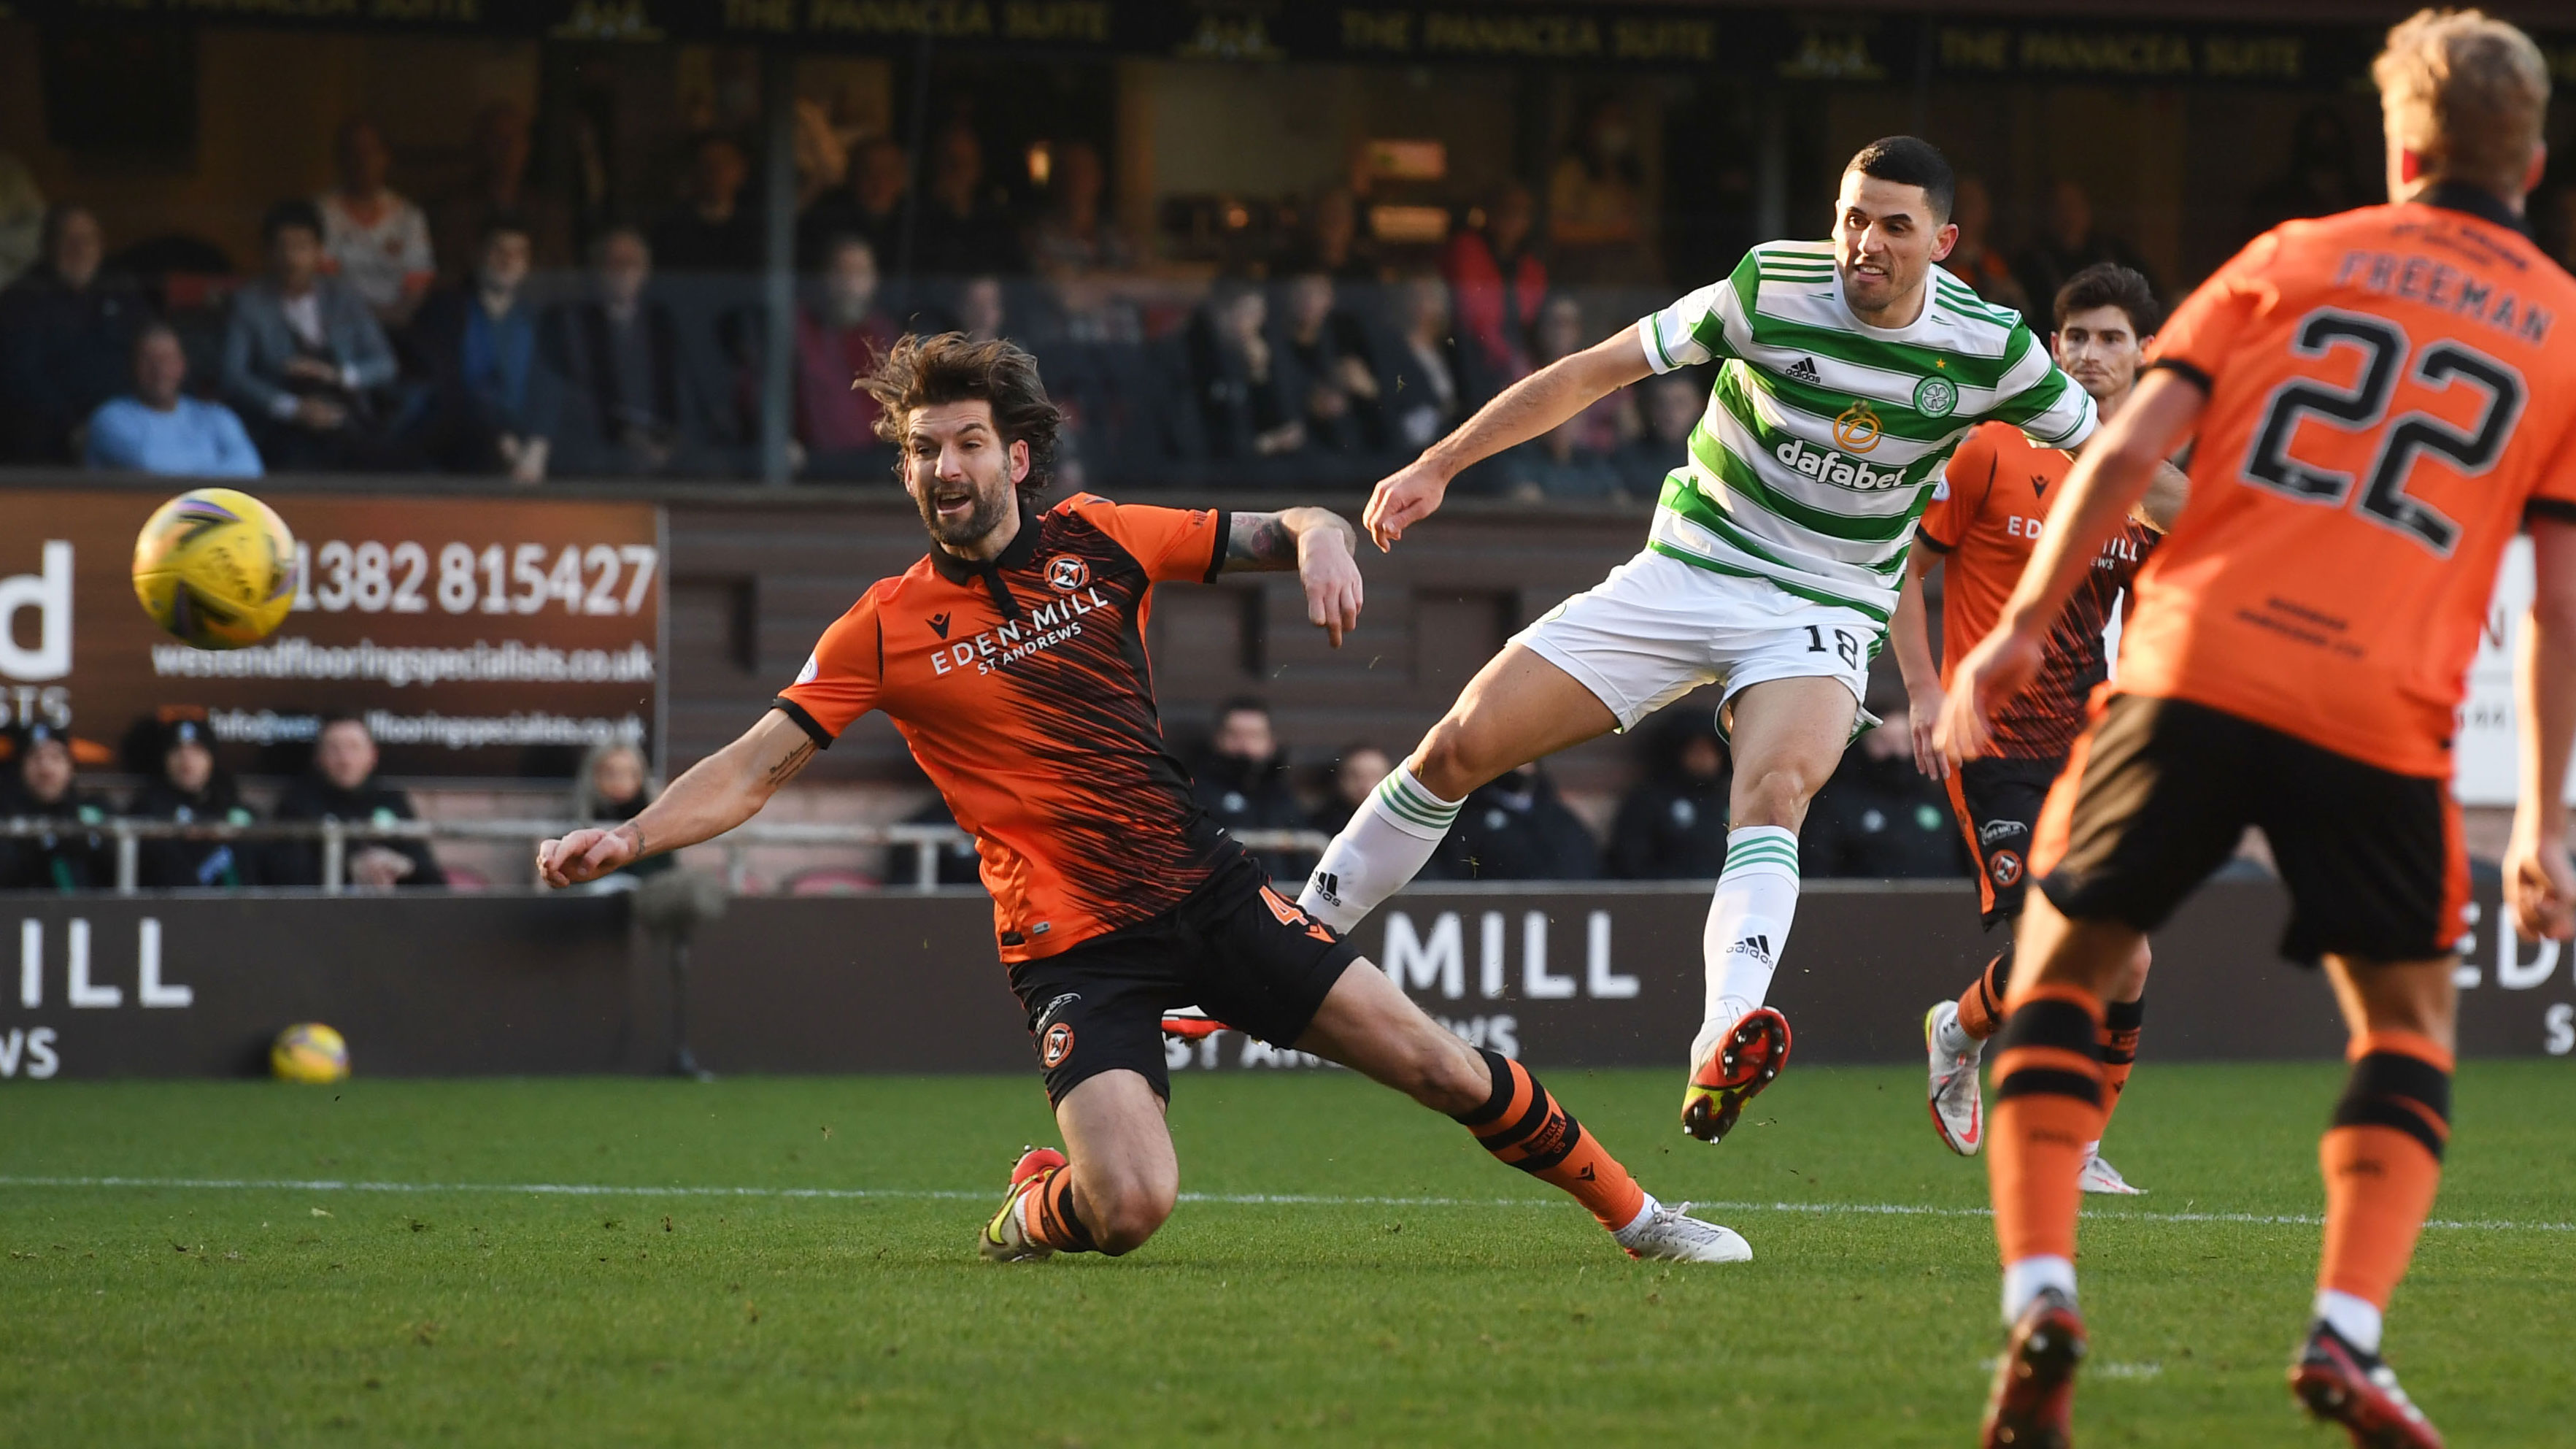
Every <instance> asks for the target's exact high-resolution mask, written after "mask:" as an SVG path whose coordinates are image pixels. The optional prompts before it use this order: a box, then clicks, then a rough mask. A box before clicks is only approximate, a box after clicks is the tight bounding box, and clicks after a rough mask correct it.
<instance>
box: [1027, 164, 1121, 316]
mask: <svg viewBox="0 0 2576 1449" xmlns="http://www.w3.org/2000/svg"><path fill="white" fill-rule="evenodd" d="M1106 188H1107V177H1106V176H1105V175H1104V174H1103V173H1102V171H1101V167H1100V148H1098V147H1096V146H1094V145H1092V144H1091V143H1090V142H1089V141H1068V142H1066V143H1065V144H1064V145H1063V146H1061V147H1058V148H1057V150H1056V153H1055V164H1054V169H1053V171H1052V173H1051V174H1050V175H1049V176H1048V178H1047V211H1046V214H1045V215H1044V216H1041V217H1039V218H1038V222H1037V225H1036V226H1034V227H1032V228H1030V229H1029V260H1030V261H1031V262H1032V263H1033V264H1034V265H1035V266H1036V268H1037V271H1038V275H1040V276H1042V277H1046V278H1048V279H1049V280H1051V281H1057V282H1063V281H1069V280H1073V279H1076V278H1081V277H1088V276H1092V275H1094V274H1096V273H1100V272H1127V271H1133V270H1135V267H1136V248H1135V247H1134V246H1133V245H1132V244H1131V243H1129V242H1128V240H1127V234H1126V233H1125V232H1124V231H1121V230H1120V229H1119V227H1118V223H1117V222H1116V221H1115V220H1114V219H1112V218H1111V217H1110V216H1109V215H1108V214H1107V213H1106V212H1104V211H1102V210H1101V207H1100V199H1101V195H1102V193H1103V192H1104V191H1105V190H1106Z"/></svg>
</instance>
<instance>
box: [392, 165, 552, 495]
mask: <svg viewBox="0 0 2576 1449" xmlns="http://www.w3.org/2000/svg"><path fill="white" fill-rule="evenodd" d="M534 248H535V243H534V241H533V240H532V239H531V237H530V236H529V233H528V224H527V223H526V222H524V221H521V220H520V219H518V218H517V217H515V216H511V215H509V214H508V213H506V212H495V213H493V214H492V215H491V216H489V217H487V218H486V219H485V222H484V230H483V236H482V238H481V242H480V244H479V245H478V246H477V248H476V260H475V265H474V273H473V275H472V277H470V278H469V279H468V281H467V283H466V285H464V286H458V287H447V288H442V289H441V290H439V291H437V292H435V293H432V294H431V295H430V298H429V300H428V301H427V302H425V303H423V304H422V305H421V309H420V321H419V323H418V324H417V325H416V326H415V327H414V328H413V329H412V336H413V340H414V342H415V343H416V345H417V346H418V347H419V349H420V353H421V357H422V359H423V360H424V361H425V362H426V363H427V364H428V366H429V371H430V385H431V389H432V396H431V421H430V437H431V447H432V451H433V453H434V455H435V456H436V457H437V459H438V462H439V464H440V466H442V467H445V468H448V469H450V470H452V471H455V472H460V473H507V474H509V475H510V477H511V479H512V480H513V481H516V482H520V483H538V482H542V481H544V479H545V476H546V462H547V458H548V456H549V454H550V453H551V451H552V450H553V447H554V443H553V441H552V439H551V437H550V434H551V433H552V432H553V431H554V404H555V392H556V388H555V385H554V380H553V378H552V376H551V374H550V370H549V369H548V368H547V367H546V366H545V365H544V363H543V361H542V359H541V357H540V352H541V348H540V347H539V345H538V333H539V331H540V330H541V327H540V319H539V317H538V315H537V306H536V303H534V302H532V301H530V300H529V298H528V295H527V282H528V270H529V259H530V257H531V256H532V255H533V252H534Z"/></svg>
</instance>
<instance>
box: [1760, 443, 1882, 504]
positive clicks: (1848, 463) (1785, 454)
mask: <svg viewBox="0 0 2576 1449" xmlns="http://www.w3.org/2000/svg"><path fill="white" fill-rule="evenodd" d="M1771 456H1772V457H1775V458H1777V459H1779V460H1780V461H1781V462H1783V463H1786V464H1788V465H1789V466H1790V467H1792V468H1795V469H1797V470H1798V471H1799V472H1801V473H1804V474H1806V475H1807V476H1808V477H1810V478H1813V479H1815V480H1817V481H1818V482H1820V483H1831V484H1833V485H1835V486H1836V487H1839V488H1851V489H1856V490H1860V491H1864V492H1866V491H1869V490H1873V489H1879V488H1901V487H1903V486H1904V485H1905V470H1904V469H1902V468H1872V467H1870V466H1869V465H1868V464H1867V463H1860V462H1855V461H1853V460H1851V459H1849V458H1845V457H1844V456H1843V455H1842V454H1840V453H1837V452H1834V451H1832V450H1831V449H1827V450H1824V451H1822V452H1819V451H1818V450H1816V449H1814V448H1810V447H1808V446H1807V445H1806V443H1805V441H1804V440H1802V439H1799V438H1788V439H1784V440H1783V441H1782V442H1781V444H1780V446H1778V447H1776V448H1773V449H1772V450H1771Z"/></svg>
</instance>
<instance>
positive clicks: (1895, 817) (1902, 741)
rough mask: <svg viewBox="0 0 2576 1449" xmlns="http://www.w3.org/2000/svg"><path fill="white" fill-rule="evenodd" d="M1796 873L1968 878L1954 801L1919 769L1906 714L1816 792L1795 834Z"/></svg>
mask: <svg viewBox="0 0 2576 1449" xmlns="http://www.w3.org/2000/svg"><path fill="white" fill-rule="evenodd" d="M1798 871H1799V874H1801V875H1804V876H1808V877H1811V878H1813V877H1818V876H1863V877H1868V878H1872V879H1891V878H1893V879H1906V878H1914V877H1938V876H1954V875H1966V874H1967V873H1968V863H1967V858H1966V853H1965V851H1964V849H1963V848H1962V846H1961V842H1960V840H1959V827H1958V824H1957V822H1956V821H1955V820H1954V819H1953V817H1952V816H1951V814H1950V801H1949V797H1947V796H1946V795H1944V794H1943V793H1942V791H1941V787H1940V786H1939V785H1936V784H1934V783H1933V782H1931V781H1930V780H1927V779H1925V778H1924V777H1923V776H1922V774H1921V773H1920V772H1918V771H1917V770H1916V769H1915V768H1914V737H1913V730H1912V727H1911V724H1910V723H1909V720H1908V717H1907V715H1906V712H1905V711H1904V710H1903V709H1901V708H1899V709H1895V710H1892V711H1890V712H1889V714H1888V716H1887V719H1886V722H1885V723H1883V724H1881V725H1879V726H1878V727H1877V728H1875V729H1872V730H1870V731H1869V732H1868V733H1867V734H1864V735H1862V736H1861V737H1860V739H1859V741H1858V742H1857V743H1856V744H1855V745H1854V746H1853V747H1852V748H1850V749H1847V750H1845V751H1843V759H1842V764H1841V765H1840V766H1838V767H1837V768H1836V769H1835V770H1834V773H1833V777H1832V778H1831V779H1829V780H1827V781H1825V785H1824V788H1823V789H1821V790H1819V791H1817V792H1816V799H1815V803H1814V804H1813V805H1811V806H1809V807H1808V810H1807V823H1806V828H1805V829H1803V830H1801V831H1800V832H1799V835H1798Z"/></svg>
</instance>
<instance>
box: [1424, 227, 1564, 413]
mask: <svg viewBox="0 0 2576 1449" xmlns="http://www.w3.org/2000/svg"><path fill="white" fill-rule="evenodd" d="M1535 221H1536V211H1535V208H1534V203H1532V201H1531V200H1530V191H1529V188H1528V187H1526V186H1523V185H1522V184H1520V183H1519V182H1517V181H1508V182H1505V183H1504V184H1503V187H1502V189H1501V190H1500V191H1497V192H1496V193H1495V194H1494V199H1493V201H1492V202H1491V203H1490V204H1489V205H1488V206H1487V208H1486V212H1485V225H1484V229H1483V230H1481V231H1479V230H1475V229H1463V230H1461V231H1459V232H1457V233H1456V234H1455V235H1453V236H1451V237H1450V238H1449V244H1448V246H1447V247H1446V248H1444V249H1443V250H1442V251H1441V253H1440V275H1441V276H1442V277H1444V278H1446V279H1447V280H1448V282H1449V288H1450V291H1451V292H1452V293H1454V294H1455V296H1456V299H1457V300H1456V305H1457V322H1458V331H1459V333H1460V335H1461V336H1462V337H1464V338H1465V340H1466V342H1467V344H1468V345H1469V346H1470V347H1472V348H1473V349H1474V350H1475V354H1476V361H1477V364H1478V366H1479V367H1480V368H1481V369H1482V371H1483V372H1484V373H1485V375H1486V376H1487V377H1489V378H1490V379H1492V382H1493V385H1494V386H1495V387H1497V388H1500V387H1504V386H1507V385H1509V384H1511V383H1515V382H1518V381H1520V380H1521V379H1522V378H1524V377H1527V376H1528V375H1529V373H1530V370H1531V366H1532V363H1531V355H1530V342H1531V337H1530V329H1531V325H1532V324H1533V323H1535V322H1536V321H1537V320H1538V309H1539V308H1540V306H1542V305H1543V304H1544V303H1545V302H1546V300H1547V285H1548V281H1547V267H1546V266H1545V264H1543V263H1541V262H1540V261H1539V259H1538V254H1537V253H1536V252H1535V251H1533V250H1531V244H1532V242H1533V241H1534V240H1535V238H1536V228H1535V226H1534V225H1533V223H1534V222H1535Z"/></svg>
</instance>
